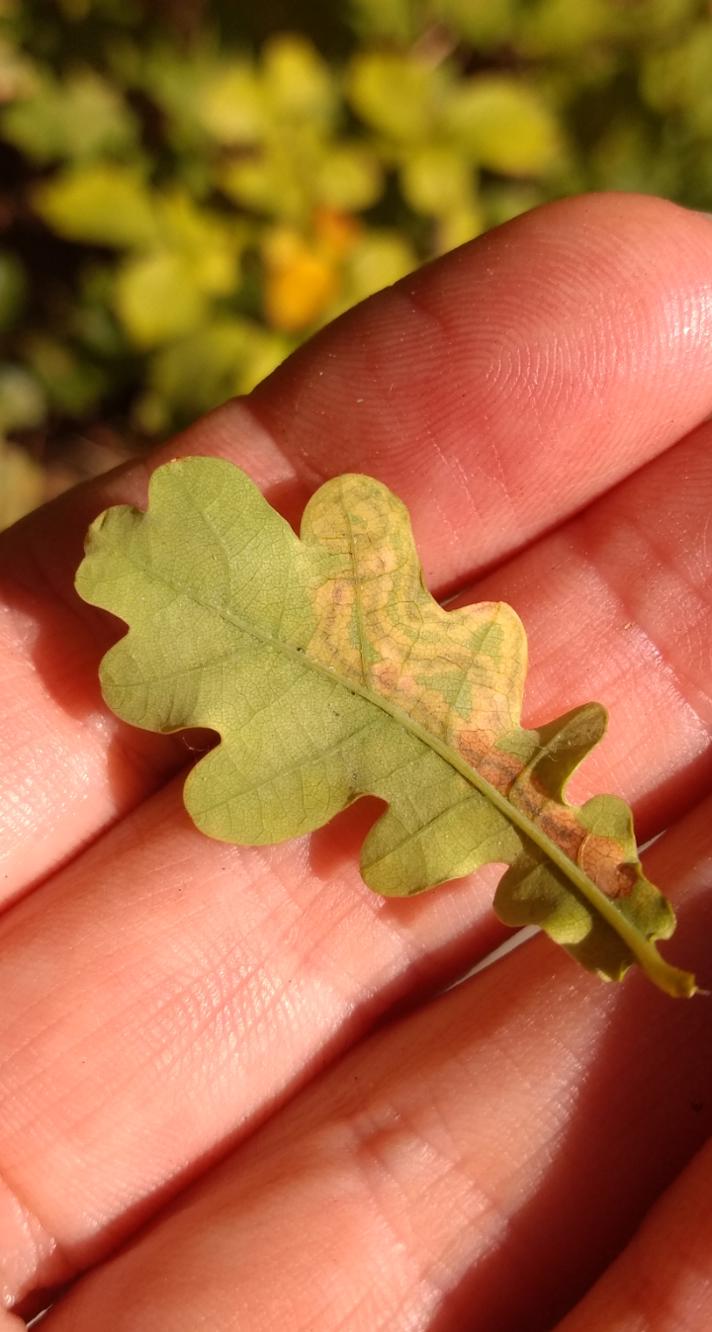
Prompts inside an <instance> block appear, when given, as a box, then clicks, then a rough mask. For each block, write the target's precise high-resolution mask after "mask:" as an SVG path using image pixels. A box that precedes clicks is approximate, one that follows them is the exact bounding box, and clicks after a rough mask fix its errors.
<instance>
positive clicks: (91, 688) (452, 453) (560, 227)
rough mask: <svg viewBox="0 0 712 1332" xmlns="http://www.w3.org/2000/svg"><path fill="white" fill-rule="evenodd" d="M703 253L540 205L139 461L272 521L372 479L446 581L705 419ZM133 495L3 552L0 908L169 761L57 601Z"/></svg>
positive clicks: (690, 243) (595, 202) (682, 219)
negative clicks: (310, 499)
mask: <svg viewBox="0 0 712 1332" xmlns="http://www.w3.org/2000/svg"><path fill="white" fill-rule="evenodd" d="M711 251H712V226H711V225H710V222H709V220H708V219H706V218H704V217H701V216H697V215H696V214H693V213H689V212H686V211H685V210H682V209H678V208H676V207H674V206H673V205H670V204H666V203H663V202H661V201H655V200H652V199H648V198H625V197H623V196H620V195H615V196H600V197H599V196H592V197H590V198H585V199H580V200H569V201H565V202H562V203H559V204H556V205H552V206H551V207H549V208H547V209H543V210H539V211H538V212H536V213H533V214H531V215H529V216H528V217H527V218H523V219H520V220H518V221H516V222H515V223H512V224H511V225H509V226H508V227H505V228H502V229H500V230H498V231H497V232H495V233H492V234H491V235H489V236H487V237H485V238H483V239H482V240H481V241H478V242H476V243H475V244H473V245H471V246H468V247H465V248H463V249H462V250H459V251H457V252H455V253H454V254H453V255H451V256H449V257H448V258H446V259H444V260H442V261H440V262H439V263H437V264H435V265H433V266H431V267H430V268H428V269H424V270H423V271H422V272H421V273H419V274H417V275H414V276H413V277H411V278H408V279H407V280H406V281H405V283H403V284H400V286H399V287H397V288H396V289H394V291H392V292H388V293H385V294H383V295H381V296H379V297H377V298H374V299H373V300H372V301H370V302H368V303H367V304H366V305H365V306H363V307H361V308H360V309H359V310H358V311H355V312H353V313H351V314H349V315H347V316H345V317H344V318H343V320H341V321H339V322H338V323H337V324H336V325H334V326H333V327H332V328H331V329H330V330H329V331H327V332H325V333H324V334H323V335H321V336H320V338H319V339H318V340H317V341H316V342H315V343H314V344H313V345H312V347H311V349H308V350H305V351H303V352H300V354H299V356H298V357H297V358H295V360H294V361H293V362H290V363H289V364H288V365H287V366H285V367H284V368H282V369H281V370H280V371H278V372H277V373H276V374H275V375H274V376H273V377H272V378H271V379H270V380H269V381H268V382H267V383H266V384H265V385H264V386H263V387H262V388H261V389H260V390H259V391H258V393H257V394H256V395H253V397H252V398H251V399H250V400H249V401H248V403H243V404H229V405H228V406H227V407H226V408H224V409H222V411H221V412H218V413H217V414H215V415H214V416H213V417H211V418H208V419H207V421H205V422H203V423H201V424H200V425H199V426H197V427H195V428H194V430H192V431H189V432H187V433H186V434H185V435H184V436H182V437H181V438H180V439H179V440H178V441H176V442H173V443H172V444H171V445H169V446H167V447H166V448H164V449H163V450H159V452H158V453H157V455H155V457H154V459H153V463H154V464H155V462H157V461H161V460H162V459H165V458H166V457H168V456H171V455H172V454H173V455H175V454H177V453H196V452H197V453H202V452H207V453H218V454H221V455H224V456H229V457H231V458H233V459H234V460H235V461H237V462H239V463H241V465H242V466H244V467H245V468H246V470H248V471H249V472H250V473H251V474H252V475H254V476H255V478H256V480H257V481H258V482H259V483H260V484H262V485H263V486H265V487H266V488H267V489H268V491H269V492H270V493H271V494H272V495H273V496H275V495H276V498H277V499H278V500H279V502H280V504H281V505H282V506H283V507H284V508H286V509H287V511H288V512H293V511H295V510H296V509H298V507H299V505H300V503H301V502H302V500H303V498H304V495H305V493H306V491H307V489H308V488H309V486H311V484H313V481H314V480H315V479H317V478H319V477H321V475H323V474H324V473H326V472H327V471H329V470H331V471H342V470H344V469H345V468H346V467H356V468H360V469H361V470H365V471H369V472H373V473H374V474H376V475H379V476H381V477H383V479H385V480H387V481H390V482H391V483H392V484H393V485H394V486H395V488H396V489H397V490H398V491H399V493H400V494H402V496H403V498H405V499H406V501H407V502H408V503H409V505H410V507H411V509H412V512H413V519H414V525H415V530H416V535H417V538H418V541H419V545H420V549H421V553H422V555H423V558H424V560H425V565H426V570H427V574H428V578H429V580H430V582H431V584H432V585H433V586H434V587H435V588H441V589H442V588H443V587H449V586H451V585H452V584H453V582H454V581H457V580H458V579H461V578H462V577H463V576H464V575H465V574H466V573H468V572H471V571H472V570H473V569H474V568H475V567H481V566H482V565H483V564H488V563H491V562H492V561H493V560H495V559H497V558H500V557H501V556H502V555H503V554H504V552H506V551H509V550H511V549H513V548H515V547H516V546H518V545H521V544H522V543H524V542H526V541H527V540H529V539H530V538H531V537H532V536H533V535H534V534H535V533H536V532H538V531H541V530H543V529H544V528H546V527H548V526H551V525H552V524H555V523H556V522H558V521H560V519H561V518H562V517H563V516H565V515H566V513H569V512H571V511H572V509H575V508H576V507H578V506H580V505H581V504H583V503H585V502H586V501H587V500H589V499H591V497H592V496H593V495H594V494H595V493H598V492H599V491H600V490H601V489H605V488H606V487H607V486H608V485H610V484H611V483H612V482H613V481H614V480H616V479H617V478H618V477H620V476H621V475H623V474H625V473H626V472H627V471H630V470H631V469H634V468H636V467H638V466H639V465H640V464H641V463H643V462H644V461H645V460H646V459H648V458H650V457H652V456H654V455H655V454H657V453H659V452H660V451H661V450H663V449H665V448H666V447H667V446H668V445H670V444H671V443H672V442H673V441H674V440H675V439H676V438H677V437H678V436H679V435H680V434H682V433H684V432H685V431H686V430H687V429H689V428H690V427H691V426H692V425H694V424H695V422H697V421H699V420H701V419H702V418H703V417H705V416H706V415H707V414H708V413H709V412H710V410H712V338H710V337H709V322H710V310H711V308H712V297H711V296H710V289H709V283H708V269H709V262H710V254H711ZM315 358H317V359H316V360H315ZM355 385H362V386H363V392H361V388H358V390H357V391H356V390H355ZM355 397H363V402H362V403H357V402H355V401H354V398H355ZM258 417H259V421H260V422H263V423H264V424H263V425H260V424H258ZM270 430H271V431H273V432H274V436H275V438H276V439H277V442H276V443H275V440H274V439H273V438H272V437H271V436H270V434H269V433H268V432H269V431H270ZM592 450H593V452H592ZM329 460H330V461H329ZM144 485H145V468H144V467H143V466H140V465H137V467H136V468H134V469H133V470H132V469H130V468H129V469H124V470H123V472H122V473H121V474H120V475H119V476H116V475H115V476H114V477H113V478H112V479H110V480H108V481H106V480H104V481H101V482H99V483H97V484H95V485H93V486H90V487H88V488H85V489H83V490H81V491H80V492H79V493H78V494H76V495H75V496H73V497H69V498H68V499H64V500H62V501H60V502H59V503H58V504H57V505H56V506H53V507H52V509H51V510H49V511H45V512H44V513H43V514H40V515H37V516H35V517H32V518H30V519H29V520H27V521H26V522H25V523H24V524H21V525H20V526H19V527H18V528H17V529H15V530H14V532H13V533H12V534H6V535H5V536H4V537H3V538H2V540H0V577H1V578H2V580H3V596H4V600H5V605H6V610H5V613H4V615H3V617H2V618H3V627H2V630H1V631H0V632H1V637H0V671H1V672H2V675H3V678H4V679H6V680H7V682H8V694H9V697H10V708H9V716H8V717H7V719H6V720H4V721H3V723H2V729H1V730H0V759H2V763H0V771H2V773H3V779H2V788H1V789H0V795H2V796H3V797H4V798H3V799H2V800H1V801H0V809H2V810H3V820H4V825H5V826H4V830H3V833H2V837H1V838H0V844H1V845H2V855H3V858H4V864H3V873H4V876H5V878H4V884H5V891H6V893H8V894H12V893H16V892H18V891H20V890H21V888H22V887H23V886H27V885H28V884H30V883H31V882H33V881H35V880H36V879H37V878H38V877H39V876H41V875H43V874H45V873H47V872H48V871H49V870H50V869H52V868H53V867H56V866H57V865H58V864H59V863H61V862H62V861H63V860H64V859H66V858H67V856H69V855H71V854H73V853H74V852H75V851H76V850H77V848H78V847H79V846H81V845H82V844H85V843H86V842H87V841H89V840H90V839H91V838H92V837H93V836H95V835H96V834H97V833H98V832H99V831H100V830H101V829H102V828H104V827H106V826H107V824H108V823H110V822H111V821H112V819H114V818H115V817H117V815H119V814H120V813H121V812H122V811H124V810H126V809H128V808H131V807H132V805H133V804H135V802H136V801H137V800H139V799H140V798H141V797H142V795H143V794H145V793H146V792H147V791H149V790H151V789H154V788H155V785H156V784H157V783H158V782H160V780H161V779H162V777H163V776H164V775H165V773H166V772H167V771H169V770H171V768H172V767H174V766H175V764H176V762H177V761H178V760H177V758H176V745H175V743H174V742H173V741H171V740H169V739H166V738H165V737H162V738H160V737H159V738H156V737H151V736H141V735H138V734H137V733H136V732H135V731H134V732H132V731H129V730H128V728H126V727H124V726H121V725H120V724H119V723H118V722H116V721H114V720H113V719H107V717H106V714H105V711H104V709H103V707H102V706H101V703H100V700H99V697H98V690H97V682H96V666H97V661H98V658H99V656H100V654H101V651H102V649H103V648H104V647H105V645H106V643H107V641H108V639H109V637H110V636H111V635H112V634H115V629H114V628H113V627H111V628H108V626H107V625H106V623H105V621H103V620H102V619H100V618H99V617H97V615H96V614H95V613H93V612H89V610H88V608H86V607H82V606H81V605H80V603H79V602H78V599H77V598H76V597H75V596H74V594H73V592H72V590H71V580H72V576H73V572H74V569H75V567H76V564H77V562H78V559H79V555H80V547H81V541H82V537H83V534H84V531H85V528H86V525H87V523H88V521H89V519H90V518H91V517H93V516H94V515H95V514H96V512H98V511H99V510H100V509H101V508H103V507H105V506H106V504H107V503H116V502H119V501H128V502H141V501H142V498H143V494H144Z"/></svg>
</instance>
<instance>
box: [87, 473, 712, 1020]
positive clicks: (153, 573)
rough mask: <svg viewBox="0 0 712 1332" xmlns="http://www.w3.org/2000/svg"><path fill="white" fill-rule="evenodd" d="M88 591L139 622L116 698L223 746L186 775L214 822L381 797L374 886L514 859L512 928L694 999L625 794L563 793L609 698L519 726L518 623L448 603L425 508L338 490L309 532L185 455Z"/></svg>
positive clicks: (315, 821) (507, 895) (282, 827)
mask: <svg viewBox="0 0 712 1332" xmlns="http://www.w3.org/2000/svg"><path fill="white" fill-rule="evenodd" d="M77 588H78V590H79V592H80V594H81V595H82V596H83V597H84V598H85V600H87V601H89V602H91V603H92V604H94V605H97V606H102V607H104V608H105V609H106V610H109V611H111V612H112V613H113V614H115V615H118V616H120V617H121V618H122V619H123V620H125V621H126V622H127V624H128V625H129V626H130V627H129V632H128V633H127V634H126V635H125V637H124V638H123V639H122V640H121V641H120V642H119V643H117V644H116V645H115V646H114V647H113V648H112V649H111V650H110V651H109V652H108V653H107V655H106V656H105V657H104V660H103V662H102V666H101V680H102V687H103V691H104V697H105V699H106V701H107V703H108V704H109V706H110V707H111V708H113V710H114V711H115V712H116V713H117V714H118V715H119V716H120V717H122V718H123V719H124V720H125V721H128V722H131V723H132V724H134V725H136V726H141V727H144V728H146V729H148V730H155V731H161V732H172V731H176V730H179V729H181V728H183V727H191V726H204V727H211V728H213V729H214V730H215V731H217V732H218V734H219V735H220V736H221V737H222V743H221V744H219V745H218V747H217V748H216V749H214V750H212V751H211V752H210V753H209V754H208V755H207V756H205V757H204V758H203V759H201V761H200V762H199V763H198V764H197V765H196V766H195V767H194V768H193V770H192V772H191V774H190V776H189V777H188V779H187V782H186V785H185V801H186V806H187V808H188V810H189V812H190V814H191V816H192V817H193V819H194V820H195V822H196V824H197V825H198V827H199V828H201V829H202V830H203V832H205V833H207V834H208V835H209V836H211V837H216V838H220V839H222V840H225V841H230V842H239V843H246V844H254V845H264V844H268V843H272V842H278V841H281V840H283V839H284V838H288V837H296V836H299V835H300V834H304V833H307V832H310V831H311V830H313V829H315V828H318V827H320V826H322V825H323V824H325V823H327V822H328V821H329V819H331V818H332V817H333V816H334V815H335V814H336V813H338V811H339V810H341V809H343V808H344V807H345V806H347V805H349V804H351V803H352V802H353V801H354V800H356V799H358V797H359V796H362V795H364V794H367V793H370V794H372V795H376V796H380V797H381V798H382V799H383V800H384V801H386V802H387V805H388V808H387V810H386V812H385V813H384V814H383V815H382V816H381V817H380V818H379V819H378V821H377V823H376V824H375V826H374V827H373V828H372V830H371V831H370V833H369V834H368V836H367V838H366V840H365V843H364V846H363V850H362V855H361V868H362V872H363V875H364V878H365V880H366V882H367V883H368V884H369V885H370V886H371V887H372V888H374V889H375V890H376V891H377V892H380V893H384V894H387V895H397V896H400V895H410V894H413V893H419V892H421V891H422V890H423V889H425V888H429V887H431V886H433V885H435V884H438V883H441V882H443V881H445V880H447V879H452V878H455V877H458V876H460V875H464V874H467V873H469V872H470V871H471V870H474V869H476V868H477V867H478V866H479V865H483V864H486V863H490V862H493V861H504V862H505V863H506V864H508V865H509V867H510V868H509V869H508V870H507V873H506V874H505V876H504V878H503V880H502V882H501V884H500V887H499V890H498V892H497V908H498V910H499V912H500V914H501V915H502V917H503V919H504V920H505V921H507V922H508V923H510V924H521V923H523V922H527V923H529V922H532V921H534V922H536V923H537V924H538V925H541V926H542V927H543V928H544V929H545V930H547V932H548V933H549V934H551V935H552V937H553V938H555V939H557V940H558V942H560V943H562V944H563V945H564V947H566V948H567V949H568V950H569V952H571V953H572V954H573V955H574V956H575V957H577V958H578V959H579V960H580V961H581V962H583V964H584V965H585V966H587V967H589V968H591V969H593V970H595V971H598V972H599V973H601V974H602V975H604V976H607V977H610V978H616V979H617V978H619V977H620V976H622V975H623V973H624V972H625V971H626V969H627V968H628V967H629V966H630V964H631V963H632V962H633V961H637V962H638V963H640V965H641V966H643V967H644V968H645V970H646V971H647V972H648V974H649V975H650V976H651V978H652V979H653V980H654V981H655V982H656V983H657V984H658V985H659V986H661V988H663V989H664V990H667V991H668V993H670V994H676V995H682V994H685V995H687V994H691V993H693V992H694V988H695V985H694V980H693V978H692V977H691V976H689V975H687V974H685V973H684V972H680V971H677V970H675V969H674V968H673V967H671V966H669V965H668V964H667V963H666V962H665V961H664V960H663V959H662V957H661V956H660V955H659V953H658V951H657V949H656V947H655V944H654V940H656V939H660V938H667V937H668V936H669V935H670V934H671V933H672V931H673V928H674V915H673V912H672V909H671V907H670V906H669V904H668V903H667V902H666V900H665V898H664V897H662V895H661V894H660V893H659V892H658V890H657V889H656V888H654V887H653V885H652V884H650V883H649V882H648V881H647V880H646V879H645V877H644V875H643V872H642V870H641V867H640V864H639V862H638V859H637V854H636V850H635V843H634V840H633V834H632V824H631V815H630V811H629V809H628V808H627V806H626V805H624V803H623V802H622V801H621V800H618V799H617V798H616V797H614V796H596V797H594V798H593V799H592V800H589V801H588V802H587V803H586V804H585V805H584V806H583V807H582V808H580V809H578V808H576V807H575V806H571V805H568V804H567V803H566V801H565V798H564V788H565V784H566V782H567V780H568V777H569V775H570V774H571V772H573V770H574V769H575V768H576V767H577V766H578V764H579V763H580V761H581V759H582V758H583V757H584V756H585V755H586V753H588V751H589V750H590V749H591V748H592V746H593V745H594V744H595V743H596V741H597V740H598V739H599V738H600V737H601V735H602V733H603V730H604V728H605V724H606V718H605V713H604V711H603V709H602V708H601V707H599V705H598V704H595V703H592V704H586V705H584V706H583V707H579V708H575V709H574V710H573V711H572V712H569V713H567V714H566V715H565V716H563V717H561V718H559V719H558V720H557V721H555V722H550V723H549V724H548V725H546V726H543V727H541V728H540V729H539V730H538V731H531V730H524V729H522V727H521V725H520V707H521V699H522V691H523V685H524V675H525V659H526V642H525V636H524V630H523V628H522V625H521V623H520V621H519V619H518V617H517V615H516V614H515V612H514V611H513V610H512V609H511V608H510V607H509V606H506V605H504V604H503V603H492V602H485V603H483V604H481V605H476V606H471V607H468V608H466V609H463V610H456V611H450V612H448V611H445V610H443V609H442V608H441V607H439V606H438V605H437V603H436V602H435V601H434V600H433V599H432V597H431V596H430V594H429V593H428V592H427V590H426V588H425V587H424V585H423V581H422V574H421V570H420V567H419V564H418V560H417V556H416V552H415V548H414V545H413V539H412V534H411V530H410V524H409V520H408V514H407V511H406V509H405V507H404V506H403V505H402V504H401V503H400V501H399V500H397V499H396V498H395V496H393V495H392V494H391V493H390V492H389V491H388V490H387V489H386V488H385V487H384V486H383V485H381V484H380V483H379V482H377V481H375V480H373V479H372V478H370V477H367V476H358V475H351V476H342V477H337V478H336V479H335V480H332V481H329V482H327V483H326V485H324V486H322V487H321V489H320V490H318V491H317V493H316V494H315V495H314V496H313V497H312V499H311V501H310V502H309V504H308V505H307V508H306V511H305V513H304V517H303V519H302V525H301V539H299V538H298V537H297V536H296V535H295V533H294V532H293V531H292V529H291V528H290V527H289V525H288V524H287V523H286V522H285V521H284V520H283V519H282V518H281V517H280V516H279V515H278V514H277V513H275V511H274V510H273V509H271V508H270V506H269V505H268V503H267V502H266V500H265V499H264V498H263V497H262V495H261V494H260V492H259V490H258V489H257V488H256V486H254V485H253V483H252V482H251V481H250V480H249V478H248V477H247V476H245V475H244V473H242V472H240V471H239V470H238V469H237V468H235V467H233V466H232V464H230V463H228V462H225V461H224V460H216V459H205V458H188V459H183V460H180V461H174V462H171V463H168V464H166V465H165V466H163V467H160V468H158V469H157V471H155V472H154V474H153V477H152V479H151V484H150V494H149V508H148V511H147V512H146V513H145V514H144V513H141V512H139V511H137V510H135V509H131V508H128V507H120V508H113V509H109V510H107V511H106V512H105V513H103V514H102V515H101V516H100V517H99V518H98V519H97V520H96V522H95V523H94V524H93V525H92V527H91V529H90V532H89V536H88V541H87V554H86V558H85V559H84V561H83V563H82V565H81V566H80V569H79V572H78V575H77Z"/></svg>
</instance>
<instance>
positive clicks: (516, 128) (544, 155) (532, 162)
mask: <svg viewBox="0 0 712 1332" xmlns="http://www.w3.org/2000/svg"><path fill="white" fill-rule="evenodd" d="M447 129H448V131H449V132H450V134H451V135H452V136H453V138H454V139H455V141H456V142H457V143H459V144H461V145H462V146H463V148H466V149H467V150H468V151H469V152H471V153H472V155H473V157H474V159H475V161H477V162H479V163H480V164H481V165H482V166H484V167H489V169H490V170H491V171H501V172H504V173H505V174H507V175H512V176H537V175H541V174H543V173H545V172H547V171H548V170H549V169H550V168H551V167H552V166H553V165H554V164H555V163H556V161H557V158H558V156H559V153H560V132H559V127H558V125H557V122H556V119H555V117H554V116H553V115H552V113H551V112H550V111H549V110H548V108H547V106H546V105H545V104H544V102H543V101H542V100H541V98H540V97H539V96H538V95H537V93H536V92H534V91H533V90H532V89H531V88H528V87H527V86H526V84H524V83H521V82H519V81H518V80H517V79H512V78H506V77H504V76H501V75H485V76H480V77H478V78H476V79H470V80H469V81H468V82H464V83H461V84H460V85H459V87H458V88H457V89H456V90H455V91H454V92H453V93H452V96H451V97H450V100H449V103H448V108H447Z"/></svg>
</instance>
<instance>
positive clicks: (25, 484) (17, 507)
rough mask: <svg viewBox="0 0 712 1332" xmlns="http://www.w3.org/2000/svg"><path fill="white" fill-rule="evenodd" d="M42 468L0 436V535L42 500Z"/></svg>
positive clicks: (44, 481) (43, 477)
mask: <svg viewBox="0 0 712 1332" xmlns="http://www.w3.org/2000/svg"><path fill="white" fill-rule="evenodd" d="M45 489H46V476H45V472H44V468H43V467H42V466H41V465H40V464H39V463H38V462H35V460H34V458H31V457H30V456H29V454H28V453H26V452H25V450H24V449H21V448H20V447H19V446H18V445H16V444H12V443H10V441H9V440H7V439H5V438H4V437H3V435H2V434H1V433H0V532H2V531H3V530H4V529H5V528H6V527H9V526H10V524H11V523H16V522H17V520H18V518H23V517H24V516H25V514H26V513H29V512H30V510H31V509H34V508H36V507H37V505H38V504H41V503H42V501H43V499H44V498H45Z"/></svg>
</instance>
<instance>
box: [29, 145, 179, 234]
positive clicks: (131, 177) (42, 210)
mask: <svg viewBox="0 0 712 1332" xmlns="http://www.w3.org/2000/svg"><path fill="white" fill-rule="evenodd" d="M35 205H36V208H37V211H38V213H39V214H40V216H41V217H43V218H44V220H45V221H46V222H48V223H49V225H50V226H51V227H53V228H54V230H55V231H56V232H57V234H58V235H59V236H65V237H66V238H67V239H68V240H73V241H86V242H89V244H90V245H115V246H118V247H119V248H120V249H123V248H124V247H128V246H132V245H150V244H151V242H152V241H154V240H156V238H157V237H158V234H159V232H158V226H157V220H156V215H155V208H154V204H153V200H152V198H151V195H150V192H149V190H148V189H147V187H146V185H145V184H144V182H143V179H142V177H141V174H140V172H139V171H137V170H136V169H135V168H134V167H124V166H119V165H118V164H116V163H109V162H106V163H103V162H92V163H88V164H87V165H86V166H77V167H73V168H70V169H68V170H66V171H64V172H62V173H60V174H59V175H57V176H55V177H54V178H53V179H52V180H49V181H47V182H46V183H44V184H42V185H40V186H39V187H38V188H37V189H36V190H35Z"/></svg>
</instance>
